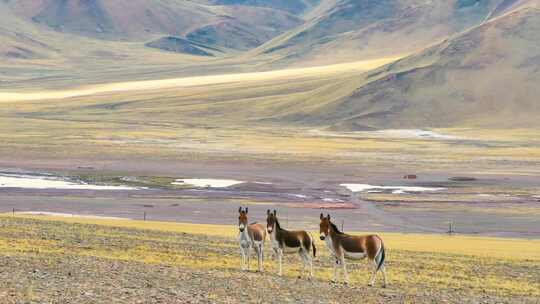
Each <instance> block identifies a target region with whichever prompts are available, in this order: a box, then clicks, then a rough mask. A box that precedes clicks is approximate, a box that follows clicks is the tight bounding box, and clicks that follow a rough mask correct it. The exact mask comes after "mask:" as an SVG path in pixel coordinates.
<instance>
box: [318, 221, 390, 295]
mask: <svg viewBox="0 0 540 304" xmlns="http://www.w3.org/2000/svg"><path fill="white" fill-rule="evenodd" d="M319 228H320V234H321V235H320V238H321V240H323V241H325V243H326V246H327V247H328V249H329V250H330V254H331V256H332V257H333V259H334V277H333V279H332V282H336V276H337V268H338V265H341V267H342V268H343V275H344V276H345V284H348V283H349V275H348V274H347V266H346V265H345V259H352V260H361V259H364V258H366V257H367V258H368V260H369V261H370V262H372V263H373V274H372V275H371V279H370V281H369V286H373V284H374V283H375V276H376V275H377V272H378V271H379V270H380V271H381V272H382V274H383V278H384V282H383V287H386V272H385V269H384V259H385V251H384V244H383V241H382V239H381V238H380V237H379V236H377V235H361V236H353V235H348V234H345V233H343V232H341V231H339V229H338V228H337V227H336V225H335V224H334V223H332V222H331V221H330V214H328V215H327V216H326V217H324V215H323V214H322V213H321V223H320V225H319Z"/></svg>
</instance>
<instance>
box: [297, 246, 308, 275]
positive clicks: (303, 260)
mask: <svg viewBox="0 0 540 304" xmlns="http://www.w3.org/2000/svg"><path fill="white" fill-rule="evenodd" d="M298 255H300V260H302V266H301V268H300V269H299V275H298V277H299V278H302V277H303V276H304V269H305V268H306V256H305V254H304V250H303V249H300V252H299V253H298Z"/></svg>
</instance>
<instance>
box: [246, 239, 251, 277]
mask: <svg viewBox="0 0 540 304" xmlns="http://www.w3.org/2000/svg"><path fill="white" fill-rule="evenodd" d="M250 256H251V245H250V246H248V248H247V270H248V271H249V260H250Z"/></svg>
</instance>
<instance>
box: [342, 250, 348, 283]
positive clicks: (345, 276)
mask: <svg viewBox="0 0 540 304" xmlns="http://www.w3.org/2000/svg"><path fill="white" fill-rule="evenodd" d="M340 263H341V266H342V267H343V276H344V279H345V281H344V283H345V285H349V274H348V273H347V265H346V263H345V254H344V252H343V251H342V252H341V257H340Z"/></svg>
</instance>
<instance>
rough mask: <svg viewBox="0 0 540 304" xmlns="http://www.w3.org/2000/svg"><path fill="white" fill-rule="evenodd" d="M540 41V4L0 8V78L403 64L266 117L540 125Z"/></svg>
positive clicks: (310, 1)
mask: <svg viewBox="0 0 540 304" xmlns="http://www.w3.org/2000/svg"><path fill="white" fill-rule="evenodd" d="M539 33H540V0H448V1H425V0H377V1H374V0H191V1H185V0H84V1H83V0H2V1H0V41H1V42H2V43H1V44H0V65H3V66H7V67H8V68H10V69H4V72H0V79H1V78H2V77H6V79H12V78H16V79H24V77H27V78H29V77H34V78H35V77H38V76H39V77H41V76H43V75H47V73H57V74H58V73H59V72H58V71H60V70H62V71H66V70H69V69H75V68H77V69H80V70H81V72H80V73H84V71H85V69H86V66H84V67H79V64H80V63H79V62H83V61H85V60H86V61H87V62H88V63H90V64H93V63H96V66H99V64H98V63H99V62H100V61H104V62H105V63H104V65H105V66H109V65H113V64H115V63H117V62H120V63H121V61H119V60H120V59H121V60H126V62H129V63H130V64H131V62H132V61H127V60H128V59H125V58H135V59H137V60H139V58H142V59H140V60H144V58H152V59H153V58H154V57H156V58H159V57H160V56H158V55H159V54H165V53H167V54H169V55H167V56H178V55H182V57H178V62H189V63H190V64H191V63H192V62H194V61H193V60H197V61H196V62H201V64H204V66H206V67H207V66H211V65H212V64H214V62H216V63H217V64H219V67H220V69H226V68H227V64H228V63H229V62H233V63H234V66H235V67H238V66H240V65H243V64H245V66H246V67H256V68H258V69H262V70H264V69H266V70H270V69H275V68H288V67H303V66H315V65H325V64H333V63H343V62H350V61H359V60H366V59H377V58H382V57H403V58H402V59H400V60H398V61H396V62H393V63H391V64H389V65H386V66H384V67H381V68H379V69H377V70H374V71H370V72H369V73H367V74H359V75H358V76H357V77H356V78H354V77H353V80H351V81H352V83H355V85H354V86H348V87H351V88H353V89H352V90H351V91H350V92H346V93H343V94H340V96H339V98H337V99H335V100H326V101H325V102H324V105H321V106H320V107H313V111H311V112H308V113H305V112H303V113H301V114H300V113H287V114H283V115H277V116H273V118H272V119H273V120H276V121H286V122H295V123H296V122H300V123H302V124H314V125H324V126H329V127H331V128H333V129H339V130H359V129H377V128H413V127H426V126H427V127H451V126H462V125H481V126H487V127H493V126H503V127H504V126H528V125H540V123H539V122H538V120H539V119H537V118H538V117H539V114H540V109H539V105H538V104H539V103H538V102H537V101H536V99H537V96H540V72H539V71H540V34H539ZM171 54H178V55H171ZM186 56H187V57H186ZM163 58H165V59H162V60H160V61H159V62H160V64H163V65H165V64H168V63H169V62H171V64H174V63H175V60H177V59H176V57H163ZM169 58H170V59H171V60H172V61H168V60H169ZM190 58H191V59H190ZM135 59H133V60H135ZM105 60H108V61H105ZM129 60H131V59H129ZM153 60H154V59H153ZM14 62H15V63H17V65H14V64H12V63H14ZM140 62H143V61H140ZM120 63H118V65H120ZM25 64H26V65H25ZM87 65H88V64H87ZM143 65H144V64H143ZM17 66H19V67H23V68H17ZM34 69H36V70H34ZM89 69H91V67H90V68H89ZM12 71H15V72H16V73H15V72H12ZM51 71H52V72H51ZM10 73H11V74H10ZM62 73H64V72H62ZM13 75H16V76H13ZM28 75H30V76H28ZM55 75H56V74H55ZM62 77H65V76H62ZM509 117H511V119H509Z"/></svg>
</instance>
